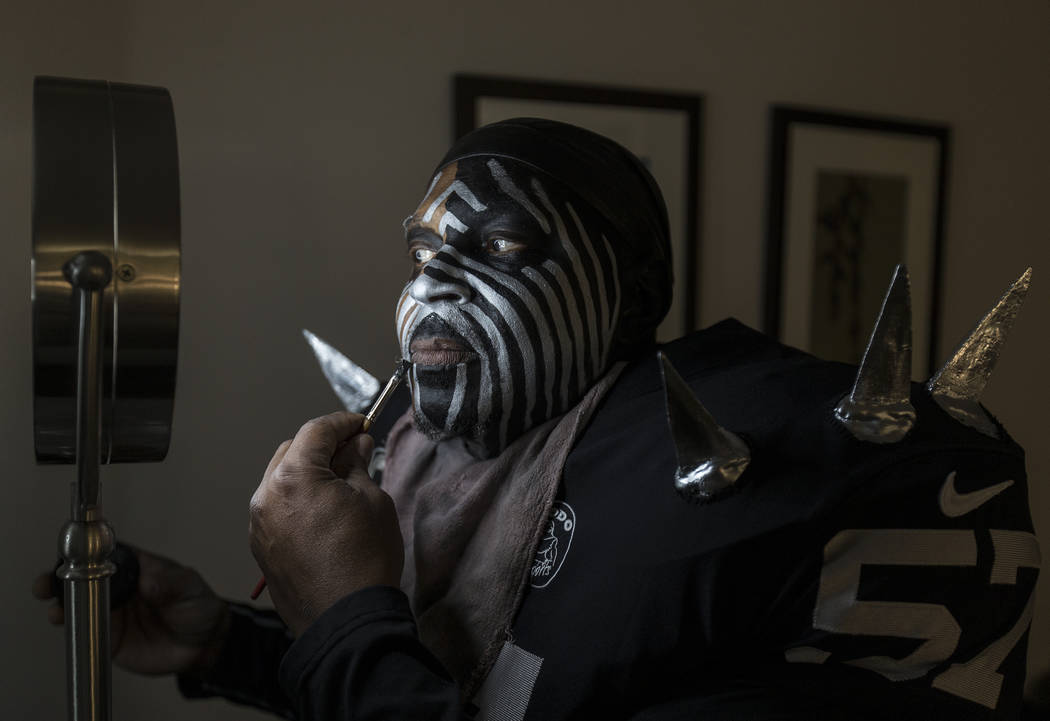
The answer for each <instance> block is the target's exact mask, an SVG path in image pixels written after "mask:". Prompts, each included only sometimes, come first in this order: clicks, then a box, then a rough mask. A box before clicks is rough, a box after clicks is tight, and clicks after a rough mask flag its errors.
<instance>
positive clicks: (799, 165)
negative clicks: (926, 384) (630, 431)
mask: <svg viewBox="0 0 1050 721" xmlns="http://www.w3.org/2000/svg"><path fill="white" fill-rule="evenodd" d="M770 130H771V138H770V151H771V152H770V172H769V185H768V194H767V210H768V215H767V223H768V224H767V231H766V267H765V304H764V305H765V308H764V313H765V317H764V329H765V331H766V332H767V333H769V334H770V335H773V336H775V337H778V338H779V339H780V340H782V341H783V342H785V343H787V344H788V345H792V346H795V347H797V348H802V349H803V350H806V351H809V352H811V353H813V354H815V355H817V356H820V357H822V358H828V359H831V360H840V361H844V362H847V363H858V362H860V359H861V357H862V356H863V353H864V349H865V347H866V345H867V342H868V337H869V336H870V334H871V330H872V328H873V327H874V323H875V319H876V318H877V317H878V313H879V309H880V307H881V304H882V298H883V295H884V294H885V292H886V289H887V288H888V286H889V283H890V278H891V277H892V274H893V269H894V267H895V266H896V265H897V263H904V264H905V265H906V266H907V268H908V272H909V275H910V278H911V298H912V301H911V302H912V348H913V353H912V377H913V378H915V379H921V378H925V377H926V376H928V375H929V373H930V372H931V371H932V370H933V369H934V368H936V367H938V365H939V360H940V359H939V357H938V355H937V352H938V351H937V327H938V317H939V314H940V308H939V299H940V275H941V272H940V269H941V245H942V241H943V234H944V220H945V193H946V182H947V172H948V171H947V169H948V150H949V141H950V131H949V129H948V127H947V126H945V125H933V124H925V123H916V122H905V121H900V120H891V119H886V118H874V117H867V116H856V115H843V114H838V113H830V112H824V111H819V110H813V109H808V108H797V107H790V106H774V107H773V108H772V112H771V123H770Z"/></svg>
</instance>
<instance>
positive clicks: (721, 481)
mask: <svg viewBox="0 0 1050 721" xmlns="http://www.w3.org/2000/svg"><path fill="white" fill-rule="evenodd" d="M657 356H658V357H659V359H660V375H661V377H662V378H663V384H664V398H665V401H666V403H667V423H668V426H669V427H670V430H671V440H672V441H673V442H674V447H675V454H676V455H677V458H678V470H677V471H675V476H674V486H675V490H676V491H678V493H679V494H680V495H681V496H682V497H683V498H685V499H686V500H687V501H691V502H694V503H705V502H708V501H713V500H715V499H717V498H718V497H719V496H721V495H723V494H724V493H726V492H728V491H730V490H732V489H733V486H734V484H735V483H736V481H737V479H738V478H740V475H741V474H742V473H743V472H744V469H746V468H747V465H748V463H750V462H751V453H750V452H749V451H748V448H747V445H746V444H745V443H744V442H743V441H742V440H740V438H738V437H737V436H736V435H734V434H733V433H730V432H729V431H727V430H726V429H724V428H722V427H721V426H719V425H718V423H716V422H715V419H714V418H712V417H711V414H710V413H708V412H707V409H706V408H704V406H703V405H702V404H701V403H700V401H698V400H697V399H696V396H695V395H693V391H692V390H691V389H690V388H689V385H688V384H687V383H686V382H685V381H684V380H683V379H682V376H680V375H679V374H678V371H676V370H675V369H674V366H672V365H671V362H670V361H669V360H667V356H665V355H664V354H663V353H657Z"/></svg>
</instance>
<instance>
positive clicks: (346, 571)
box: [249, 413, 405, 636]
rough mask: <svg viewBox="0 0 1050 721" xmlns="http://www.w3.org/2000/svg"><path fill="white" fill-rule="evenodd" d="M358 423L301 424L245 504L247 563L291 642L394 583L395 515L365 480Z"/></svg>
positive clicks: (354, 418) (347, 416)
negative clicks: (337, 610) (344, 603)
mask: <svg viewBox="0 0 1050 721" xmlns="http://www.w3.org/2000/svg"><path fill="white" fill-rule="evenodd" d="M363 420H364V417H363V416H361V415H358V414H356V413H332V414H331V415H327V416H322V417H321V418H315V419H314V420H312V421H310V422H308V423H307V424H306V425H304V426H303V427H302V428H300V429H299V432H298V433H297V434H296V436H295V438H294V439H292V440H291V441H285V442H284V443H282V444H281V446H280V447H279V448H278V449H277V452H276V453H275V454H274V456H273V459H272V460H271V461H270V465H269V467H267V469H266V474H265V475H264V476H263V479H262V483H260V484H259V487H258V489H256V491H255V495H253V496H252V501H251V506H250V513H249V517H250V521H249V535H250V537H251V546H252V553H253V554H255V560H256V561H258V563H259V567H260V568H261V569H262V571H263V574H264V575H265V576H266V585H267V587H268V588H269V590H270V597H271V598H272V599H273V603H274V606H275V607H276V609H277V612H278V613H279V614H280V615H281V618H283V619H284V622H285V623H287V624H288V627H289V628H290V629H291V630H292V632H293V633H294V634H295V635H296V636H298V635H299V634H301V633H302V632H303V631H304V630H305V629H306V627H307V626H309V625H310V624H311V623H313V622H314V620H316V619H317V617H318V616H320V615H321V614H322V613H323V612H324V611H325V610H326V609H328V608H329V607H330V606H331V605H332V604H334V603H335V602H336V601H338V600H339V599H340V598H342V597H343V596H346V595H347V594H350V593H353V592H354V591H357V590H359V589H362V588H365V587H368V586H395V587H396V586H397V585H398V584H399V583H400V580H401V568H402V566H403V565H404V560H405V552H404V546H403V544H402V541H401V530H400V527H399V526H398V522H397V513H396V511H395V510H394V502H393V501H392V500H391V498H390V496H388V495H387V494H386V493H385V492H383V491H382V490H380V488H379V486H377V485H376V484H375V483H374V482H373V481H372V479H371V478H370V477H369V475H368V471H367V468H368V458H369V457H370V456H371V453H372V438H371V437H370V436H368V435H365V434H361V433H360V431H361V423H362V421H363Z"/></svg>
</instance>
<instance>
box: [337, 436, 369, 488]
mask: <svg viewBox="0 0 1050 721" xmlns="http://www.w3.org/2000/svg"><path fill="white" fill-rule="evenodd" d="M374 447H375V441H373V440H372V436H370V435H368V434H367V433H361V434H360V435H357V436H354V437H353V438H351V439H350V440H349V441H348V442H346V443H344V444H343V445H342V446H340V447H339V450H337V451H336V452H335V455H334V456H333V457H332V470H333V471H334V472H335V474H336V475H337V476H339V477H340V478H346V477H347V476H349V475H350V474H351V473H353V472H354V471H355V470H361V471H364V472H366V473H367V472H368V462H369V461H370V460H371V458H372V449H373V448H374Z"/></svg>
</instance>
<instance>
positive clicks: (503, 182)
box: [486, 159, 551, 233]
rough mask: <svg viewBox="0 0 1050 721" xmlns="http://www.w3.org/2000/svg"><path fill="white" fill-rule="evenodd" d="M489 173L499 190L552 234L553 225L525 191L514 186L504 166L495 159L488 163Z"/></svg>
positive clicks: (545, 230) (545, 231) (544, 230)
mask: <svg viewBox="0 0 1050 721" xmlns="http://www.w3.org/2000/svg"><path fill="white" fill-rule="evenodd" d="M486 165H487V166H488V169H489V172H490V173H492V177H493V178H495V179H496V183H497V184H499V189H500V190H502V191H503V192H504V193H506V194H507V195H509V196H510V197H511V198H513V199H514V200H515V201H516V202H517V203H518V205H520V206H521V207H522V208H524V209H525V210H526V211H528V212H529V214H530V215H531V216H532V217H533V218H535V219H536V222H537V223H539V224H540V228H541V229H542V230H543V232H544V233H550V232H551V224H550V223H549V222H547V219H546V218H545V217H544V216H543V213H541V212H540V210H539V208H537V207H536V206H535V205H534V204H533V202H532V201H531V200H529V197H528V196H527V195H525V193H524V191H522V189H521V188H519V187H518V186H517V185H515V184H514V181H513V180H511V177H510V176H509V175H507V171H506V170H504V169H503V166H502V165H500V164H499V163H498V162H496V160H495V159H492V160H490V161H489V162H488V163H486Z"/></svg>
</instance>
